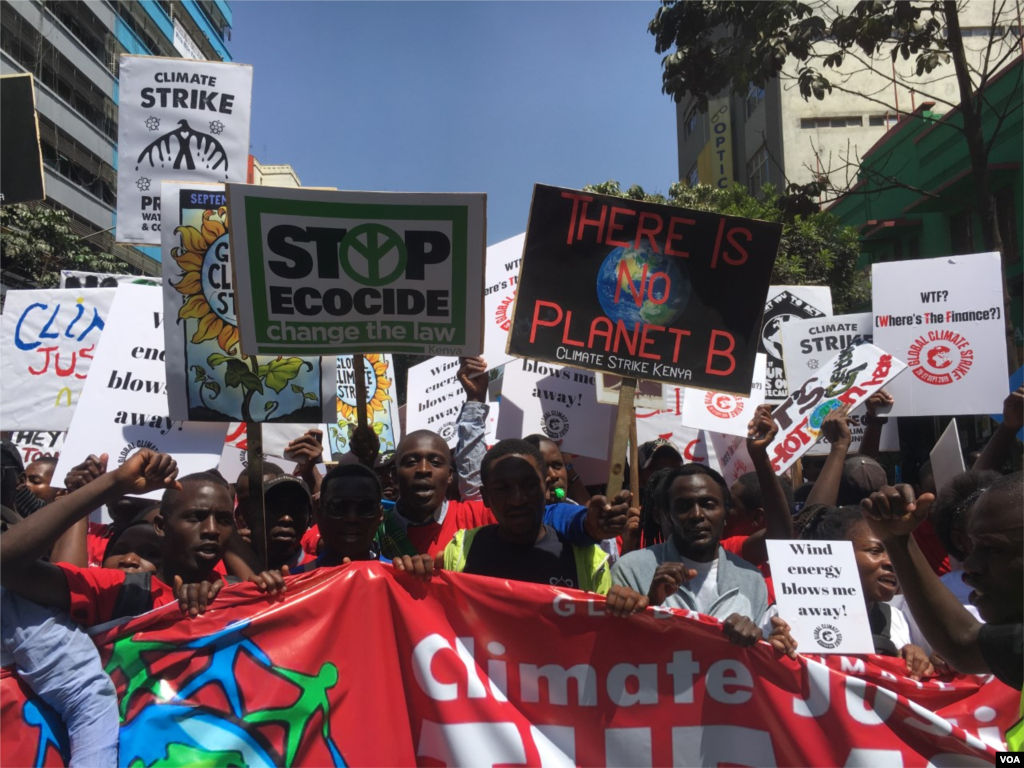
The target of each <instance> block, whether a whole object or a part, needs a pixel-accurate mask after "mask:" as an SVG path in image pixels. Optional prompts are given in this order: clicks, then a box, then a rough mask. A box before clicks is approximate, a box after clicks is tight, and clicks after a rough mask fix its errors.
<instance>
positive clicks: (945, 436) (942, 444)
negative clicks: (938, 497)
mask: <svg viewBox="0 0 1024 768" xmlns="http://www.w3.org/2000/svg"><path fill="white" fill-rule="evenodd" d="M928 458H930V459H931V462H932V476H933V477H934V478H935V491H936V493H939V492H941V491H942V490H943V489H944V488H945V487H946V486H948V485H949V484H950V482H952V480H953V478H954V477H956V476H957V475H962V474H963V473H964V472H966V471H967V467H966V466H965V465H964V452H963V449H962V448H961V447H960V432H959V431H958V430H957V426H956V419H950V420H949V426H947V427H946V428H945V429H944V430H943V432H942V436H941V437H940V438H939V439H938V440H937V441H936V442H935V447H934V448H932V450H931V453H930V454H929V455H928Z"/></svg>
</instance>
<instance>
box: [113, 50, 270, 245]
mask: <svg viewBox="0 0 1024 768" xmlns="http://www.w3.org/2000/svg"><path fill="white" fill-rule="evenodd" d="M119 77H120V80H119V102H118V120H117V160H118V164H117V242H119V243H133V244H135V245H160V244H161V242H160V241H161V231H162V230H161V216H160V213H161V208H160V194H161V192H160V185H161V183H162V182H165V181H181V182H197V181H208V182H225V181H245V179H246V175H247V174H248V170H249V165H248V159H249V113H250V99H251V96H252V67H250V66H249V65H247V64H233V63H231V62H222V61H189V60H187V59H170V58H161V57H158V56H127V55H122V56H121V66H120V75H119ZM169 228H170V229H171V230H172V231H173V227H169Z"/></svg>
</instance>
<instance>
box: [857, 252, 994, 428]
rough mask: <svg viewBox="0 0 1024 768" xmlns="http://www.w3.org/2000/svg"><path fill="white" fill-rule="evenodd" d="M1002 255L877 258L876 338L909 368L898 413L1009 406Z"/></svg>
mask: <svg viewBox="0 0 1024 768" xmlns="http://www.w3.org/2000/svg"><path fill="white" fill-rule="evenodd" d="M1000 269H1001V267H1000V261H999V254H998V253H976V254H972V255H970V256H948V257H943V258H939V259H914V260H913V261H894V262H890V263H888V264H875V265H874V267H873V268H872V275H871V286H872V302H873V304H872V305H873V307H874V313H875V341H876V342H877V343H878V345H879V346H880V347H882V348H883V349H886V350H888V351H889V352H891V353H892V354H893V355H895V356H896V357H899V358H900V359H902V360H906V361H907V366H908V367H909V368H910V370H909V371H907V372H906V373H905V374H903V375H902V376H900V377H899V378H897V379H896V380H895V381H894V382H893V384H892V387H890V388H889V392H890V393H891V394H892V396H893V398H894V399H895V403H894V404H893V408H892V415H894V416H941V415H944V414H950V415H957V414H973V413H991V412H992V411H1002V409H1003V399H1004V398H1005V397H1006V391H1005V390H1004V387H1005V384H1004V383H1003V382H1005V381H1006V377H1007V376H1008V375H1009V370H1008V369H1007V364H1006V338H1005V337H1006V334H1005V332H1004V330H1005V329H1004V323H1005V318H1004V317H1003V288H1002V276H1001V272H1000Z"/></svg>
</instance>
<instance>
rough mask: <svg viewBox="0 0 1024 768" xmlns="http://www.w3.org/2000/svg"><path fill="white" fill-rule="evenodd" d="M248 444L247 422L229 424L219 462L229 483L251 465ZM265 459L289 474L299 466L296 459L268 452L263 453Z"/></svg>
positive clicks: (219, 466)
mask: <svg viewBox="0 0 1024 768" xmlns="http://www.w3.org/2000/svg"><path fill="white" fill-rule="evenodd" d="M288 426H294V425H288ZM248 446H249V443H248V440H247V434H246V428H245V424H242V423H238V422H235V423H232V424H229V425H228V433H227V435H226V436H225V437H224V447H223V448H222V449H221V454H220V461H219V462H218V463H217V471H218V472H220V473H221V475H223V476H224V479H226V480H227V481H228V482H229V483H234V482H237V480H238V477H239V476H240V475H241V474H242V472H244V471H245V469H246V468H247V467H248V466H249V454H248ZM263 460H264V461H269V462H271V463H273V464H277V466H279V467H281V469H283V470H284V471H285V472H287V473H288V474H289V475H290V474H293V473H294V471H295V468H296V467H297V466H298V464H296V463H295V462H294V461H288V460H287V459H282V458H277V457H274V456H270V455H269V454H266V453H264V454H263Z"/></svg>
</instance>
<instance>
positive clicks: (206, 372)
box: [161, 182, 335, 424]
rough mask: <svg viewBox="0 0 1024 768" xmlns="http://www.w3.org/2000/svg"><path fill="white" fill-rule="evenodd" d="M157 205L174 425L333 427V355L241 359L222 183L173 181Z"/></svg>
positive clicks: (169, 399) (165, 186)
mask: <svg viewBox="0 0 1024 768" xmlns="http://www.w3.org/2000/svg"><path fill="white" fill-rule="evenodd" d="M161 200H162V209H163V217H164V219H163V220H164V222H165V223H166V224H167V226H166V227H165V228H164V229H163V249H162V250H163V264H164V275H165V276H166V278H167V279H166V280H164V281H163V302H164V313H165V315H166V316H167V318H168V319H169V322H167V323H165V324H164V339H165V344H166V348H167V395H168V401H169V403H170V416H171V418H172V419H176V420H184V421H221V422H231V421H246V422H259V421H274V422H291V423H299V424H307V423H314V422H316V423H323V422H325V421H334V418H335V416H334V411H335V407H334V400H335V387H334V378H335V366H334V358H333V357H332V358H327V359H324V360H322V359H321V358H319V357H295V356H293V355H287V354H286V355H280V356H273V357H271V356H248V357H243V356H242V353H241V351H240V350H239V346H238V319H237V315H236V312H235V291H234V279H233V277H234V276H233V274H232V271H231V261H230V259H229V258H228V253H229V250H230V238H231V236H232V234H231V233H230V232H229V231H228V218H227V208H226V207H225V206H226V203H227V199H226V197H225V195H224V185H222V184H194V183H193V184H178V183H175V182H167V183H165V184H164V185H163V194H162V195H161Z"/></svg>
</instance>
